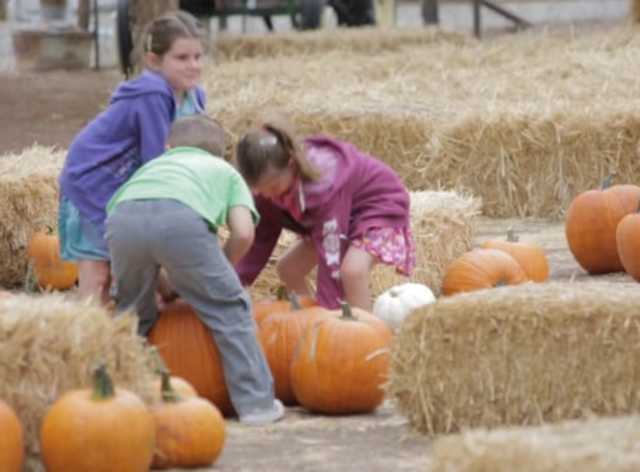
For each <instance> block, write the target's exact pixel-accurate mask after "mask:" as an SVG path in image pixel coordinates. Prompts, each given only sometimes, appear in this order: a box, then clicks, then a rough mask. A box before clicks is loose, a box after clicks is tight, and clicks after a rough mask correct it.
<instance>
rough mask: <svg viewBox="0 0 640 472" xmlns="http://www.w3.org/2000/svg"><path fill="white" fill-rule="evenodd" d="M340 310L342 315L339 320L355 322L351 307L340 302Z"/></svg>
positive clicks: (342, 301)
mask: <svg viewBox="0 0 640 472" xmlns="http://www.w3.org/2000/svg"><path fill="white" fill-rule="evenodd" d="M340 308H341V309H342V315H341V316H340V319H341V320H350V321H356V320H357V319H358V318H356V317H355V316H354V315H353V311H351V306H349V304H348V303H347V302H345V301H344V300H340Z"/></svg>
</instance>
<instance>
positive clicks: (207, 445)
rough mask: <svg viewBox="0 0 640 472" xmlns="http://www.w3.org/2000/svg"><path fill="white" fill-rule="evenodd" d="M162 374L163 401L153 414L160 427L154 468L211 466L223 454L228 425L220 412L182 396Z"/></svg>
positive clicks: (167, 376) (204, 401)
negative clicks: (226, 426)
mask: <svg viewBox="0 0 640 472" xmlns="http://www.w3.org/2000/svg"><path fill="white" fill-rule="evenodd" d="M172 382H173V380H172V379H171V378H170V377H169V374H167V373H165V374H163V375H162V401H161V402H160V403H158V404H156V405H153V407H152V409H151V412H152V414H153V418H154V421H155V425H156V450H155V453H154V456H153V465H152V466H153V468H160V469H166V468H174V467H175V468H187V467H207V466H209V465H210V464H212V463H213V462H214V461H215V460H216V459H217V458H218V456H219V455H220V453H221V452H222V448H223V446H224V440H225V424H224V419H223V418H222V415H221V414H220V411H218V409H217V408H216V407H215V406H214V405H212V404H211V403H209V402H208V401H207V400H205V399H203V398H199V397H194V396H188V397H182V396H181V395H180V394H179V393H178V392H177V391H176V390H174V389H173V387H172Z"/></svg>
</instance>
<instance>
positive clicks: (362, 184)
mask: <svg viewBox="0 0 640 472" xmlns="http://www.w3.org/2000/svg"><path fill="white" fill-rule="evenodd" d="M305 146H306V149H307V158H308V159H309V160H310V161H311V162H312V163H313V164H314V165H315V166H316V167H317V168H318V169H319V170H320V171H321V173H322V177H321V178H320V179H319V180H318V181H313V182H302V183H301V184H300V187H299V189H298V198H299V201H300V210H301V211H302V215H301V218H298V219H296V218H294V217H293V216H292V213H291V212H290V211H288V210H287V209H286V208H283V207H281V206H279V205H278V204H277V203H275V202H273V201H272V200H269V199H266V198H263V197H260V196H258V197H256V207H257V210H258V212H259V213H260V222H259V223H258V227H257V228H256V236H255V241H254V244H253V246H252V247H251V249H250V250H249V252H248V253H247V254H246V255H245V256H244V257H243V258H242V259H241V260H240V262H239V263H238V264H237V266H236V270H237V272H238V275H239V276H240V279H241V280H242V282H243V284H245V285H249V284H251V283H253V281H254V280H255V279H256V277H257V276H258V274H259V273H260V271H261V270H262V269H263V268H264V266H265V265H266V263H267V261H268V260H269V256H270V255H271V253H272V251H273V248H274V247H275V245H276V243H277V241H278V237H279V236H280V232H281V231H282V228H287V229H290V230H293V231H295V232H296V233H298V234H304V235H307V236H309V237H311V240H312V241H313V244H314V246H315V248H316V251H317V254H318V280H317V296H318V303H319V304H320V305H321V306H323V307H325V308H329V309H335V308H338V307H339V306H340V304H339V301H340V300H342V299H343V298H344V292H343V289H342V283H341V282H340V263H341V261H342V259H343V257H344V255H345V253H346V250H347V248H348V246H349V242H350V241H352V240H354V239H358V238H361V237H362V236H363V235H364V234H365V232H366V231H367V230H368V229H370V228H386V227H390V228H405V227H409V224H410V223H409V221H410V219H409V218H410V217H409V194H408V192H407V190H406V189H405V187H404V185H403V183H402V181H401V180H400V178H399V177H398V176H397V174H396V173H395V172H394V171H393V170H392V169H391V168H390V167H389V166H387V165H386V164H385V163H383V162H381V161H379V160H378V159H375V158H373V157H370V156H367V155H365V154H363V153H362V152H361V151H359V150H358V149H357V148H356V147H355V146H353V145H352V144H349V143H345V142H341V141H337V140H335V139H331V138H327V137H323V136H319V137H313V138H309V139H307V140H305Z"/></svg>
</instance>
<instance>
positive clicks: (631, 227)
mask: <svg viewBox="0 0 640 472" xmlns="http://www.w3.org/2000/svg"><path fill="white" fill-rule="evenodd" d="M616 244H617V246H618V255H619V256H620V261H621V262H622V266H623V267H624V270H625V271H626V272H627V273H628V274H629V275H630V276H631V277H633V278H634V279H635V280H637V281H638V282H640V209H639V212H635V213H630V214H628V215H627V216H625V217H624V218H622V219H621V220H620V223H618V227H617V229H616Z"/></svg>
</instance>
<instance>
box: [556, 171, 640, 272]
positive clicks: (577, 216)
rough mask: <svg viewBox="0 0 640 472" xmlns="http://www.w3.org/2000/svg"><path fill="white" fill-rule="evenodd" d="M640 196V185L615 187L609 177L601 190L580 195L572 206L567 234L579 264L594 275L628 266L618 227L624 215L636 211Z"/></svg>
mask: <svg viewBox="0 0 640 472" xmlns="http://www.w3.org/2000/svg"><path fill="white" fill-rule="evenodd" d="M639 199H640V187H638V186H636V185H614V186H611V178H610V177H609V178H607V179H605V181H604V182H603V183H602V186H601V188H600V189H598V190H589V191H586V192H583V193H581V194H580V195H578V196H577V197H576V198H575V199H574V200H573V201H572V202H571V204H570V205H569V208H568V210H567V216H566V220H565V234H566V238H567V243H568V245H569V249H570V250H571V253H572V254H573V257H575V259H576V261H578V264H580V266H582V268H583V269H584V270H586V271H587V272H589V273H590V274H606V273H609V272H619V271H622V270H623V269H624V267H623V265H622V262H621V261H620V257H619V255H618V247H617V242H616V229H617V227H618V223H619V222H620V220H622V218H623V217H624V216H626V215H628V214H629V213H632V212H634V211H635V209H636V208H637V206H638V200H639Z"/></svg>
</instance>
